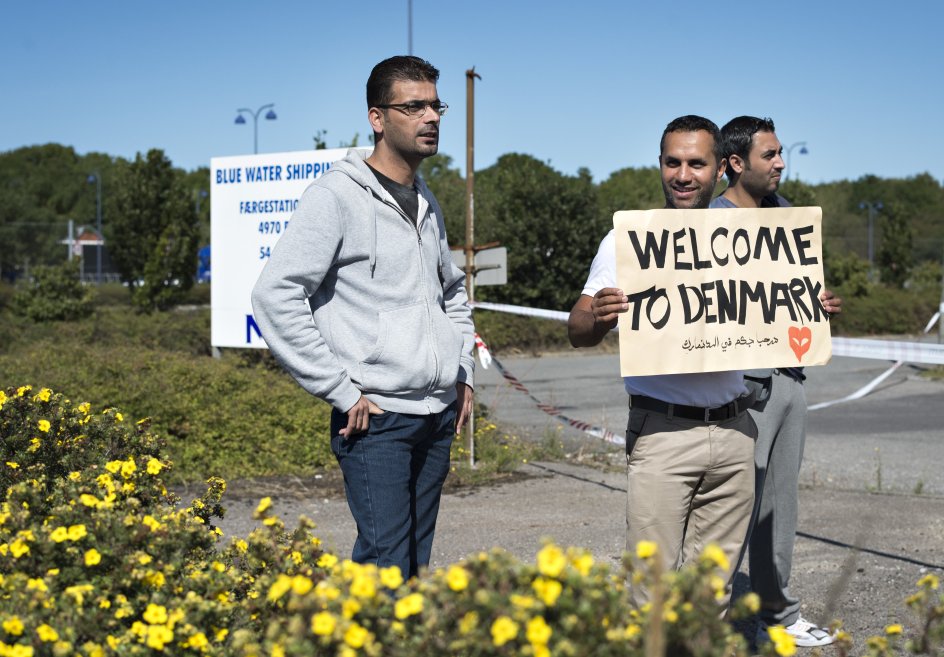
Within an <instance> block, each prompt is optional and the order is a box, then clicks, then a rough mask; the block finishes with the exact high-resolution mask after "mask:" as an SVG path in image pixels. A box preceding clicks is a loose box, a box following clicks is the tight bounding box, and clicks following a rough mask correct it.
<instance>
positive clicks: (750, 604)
mask: <svg viewBox="0 0 944 657" xmlns="http://www.w3.org/2000/svg"><path fill="white" fill-rule="evenodd" d="M743 600H744V606H745V607H747V610H748V611H749V612H751V613H752V614H756V613H757V612H758V611H760V596H759V595H757V594H756V593H754V592H753V591H752V592H751V593H748V594H746V595H745V596H744V598H743Z"/></svg>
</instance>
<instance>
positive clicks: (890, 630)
mask: <svg viewBox="0 0 944 657" xmlns="http://www.w3.org/2000/svg"><path fill="white" fill-rule="evenodd" d="M902 629H903V628H902V626H901V625H899V624H898V623H895V624H894V625H886V626H885V634H888V635H889V636H891V635H893V634H901V632H902Z"/></svg>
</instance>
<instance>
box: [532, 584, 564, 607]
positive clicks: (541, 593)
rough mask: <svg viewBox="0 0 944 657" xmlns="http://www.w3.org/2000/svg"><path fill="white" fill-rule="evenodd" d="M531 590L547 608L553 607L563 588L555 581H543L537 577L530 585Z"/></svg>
mask: <svg viewBox="0 0 944 657" xmlns="http://www.w3.org/2000/svg"><path fill="white" fill-rule="evenodd" d="M531 588H533V589H534V592H535V593H536V594H537V596H538V598H539V599H540V600H541V601H542V602H543V603H544V604H545V605H547V606H548V607H553V606H554V604H555V603H556V602H557V598H559V597H560V594H561V592H562V591H563V590H564V587H563V586H561V583H560V582H558V581H557V580H556V579H545V578H543V577H538V578H537V579H536V580H534V582H533V583H532V584H531Z"/></svg>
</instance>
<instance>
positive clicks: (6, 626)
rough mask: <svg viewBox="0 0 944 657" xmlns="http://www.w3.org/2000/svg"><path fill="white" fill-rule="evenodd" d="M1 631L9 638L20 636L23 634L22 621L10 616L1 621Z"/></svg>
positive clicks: (17, 617)
mask: <svg viewBox="0 0 944 657" xmlns="http://www.w3.org/2000/svg"><path fill="white" fill-rule="evenodd" d="M3 631H4V632H6V633H7V634H9V635H10V636H20V635H21V634H23V621H21V620H20V617H19V616H10V617H9V618H8V619H6V620H5V621H3Z"/></svg>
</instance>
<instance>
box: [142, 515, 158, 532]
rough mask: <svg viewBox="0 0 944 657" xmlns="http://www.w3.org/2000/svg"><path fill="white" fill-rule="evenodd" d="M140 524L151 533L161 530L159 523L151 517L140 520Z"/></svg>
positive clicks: (147, 516)
mask: <svg viewBox="0 0 944 657" xmlns="http://www.w3.org/2000/svg"><path fill="white" fill-rule="evenodd" d="M141 524H143V525H145V526H147V527H148V528H149V529H150V530H151V531H152V532H156V531H157V530H158V529H160V528H161V521H160V520H158V519H157V518H155V517H154V516H151V515H146V516H144V517H143V518H141Z"/></svg>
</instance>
